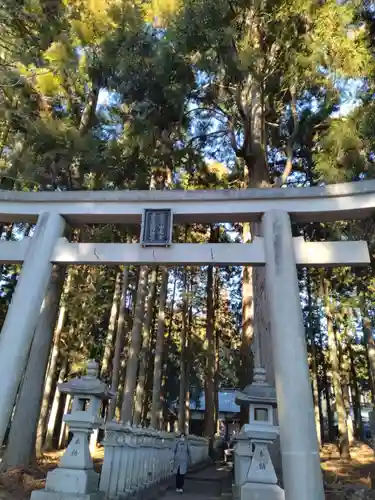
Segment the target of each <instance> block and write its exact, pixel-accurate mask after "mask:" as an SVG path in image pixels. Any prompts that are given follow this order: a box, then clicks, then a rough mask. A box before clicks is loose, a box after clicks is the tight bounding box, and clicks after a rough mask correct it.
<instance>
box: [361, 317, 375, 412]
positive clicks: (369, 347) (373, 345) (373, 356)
mask: <svg viewBox="0 0 375 500" xmlns="http://www.w3.org/2000/svg"><path fill="white" fill-rule="evenodd" d="M362 315H363V322H362V325H363V326H362V328H363V338H364V342H365V346H366V351H367V359H368V367H369V375H370V381H371V394H372V402H373V404H374V405H375V341H374V336H373V334H372V325H371V320H370V318H369V317H368V312H367V311H366V310H365V309H363V311H362Z"/></svg>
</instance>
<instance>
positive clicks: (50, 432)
mask: <svg viewBox="0 0 375 500" xmlns="http://www.w3.org/2000/svg"><path fill="white" fill-rule="evenodd" d="M67 370H68V358H67V357H66V358H65V359H64V360H63V362H62V366H61V370H60V375H59V379H58V382H57V385H56V389H55V395H54V398H53V403H52V407H51V411H50V414H49V419H48V426H47V433H46V439H45V441H44V446H43V448H44V449H45V450H52V449H53V436H54V431H55V425H56V420H57V415H58V410H59V404H60V398H61V392H60V391H59V389H58V386H59V384H62V383H63V382H64V381H65V377H66V374H67Z"/></svg>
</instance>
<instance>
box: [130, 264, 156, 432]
mask: <svg viewBox="0 0 375 500" xmlns="http://www.w3.org/2000/svg"><path fill="white" fill-rule="evenodd" d="M156 284H157V269H156V268H154V269H152V272H151V277H150V285H149V295H148V300H147V310H146V314H145V319H144V326H143V338H142V348H141V352H140V357H139V372H138V384H137V388H136V392H135V408H134V416H133V422H134V424H135V425H139V424H140V423H141V418H142V406H143V398H144V396H145V384H146V368H147V361H148V354H149V349H150V336H151V325H152V317H153V312H154V306H155V297H156Z"/></svg>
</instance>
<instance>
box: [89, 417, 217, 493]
mask: <svg viewBox="0 0 375 500" xmlns="http://www.w3.org/2000/svg"><path fill="white" fill-rule="evenodd" d="M175 444H176V434H173V433H167V432H160V431H155V430H154V429H144V428H140V427H131V426H130V425H122V424H118V423H116V422H111V423H109V424H107V425H106V427H105V438H104V441H103V445H104V462H103V467H102V473H101V478H100V485H99V490H100V491H101V492H103V493H104V494H105V496H106V498H114V499H115V498H123V497H126V496H130V495H134V494H136V493H139V492H141V491H144V490H147V489H149V488H151V487H152V486H155V485H157V484H158V483H161V482H163V481H166V480H167V479H168V478H169V477H170V476H172V475H173V465H174V464H173V461H174V449H175ZM189 444H190V450H191V461H192V464H191V465H192V466H194V465H197V464H199V463H201V462H204V461H205V460H207V459H208V443H207V440H205V439H204V438H200V437H196V436H189Z"/></svg>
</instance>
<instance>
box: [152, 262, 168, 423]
mask: <svg viewBox="0 0 375 500" xmlns="http://www.w3.org/2000/svg"><path fill="white" fill-rule="evenodd" d="M167 295H168V269H167V268H166V267H163V269H162V275H161V288H160V298H159V314H158V329H157V334H156V343H155V361H154V376H153V384H152V406H151V427H152V428H153V429H160V428H161V427H160V422H161V413H162V411H161V379H162V367H163V350H164V332H165V305H166V302H167Z"/></svg>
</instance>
